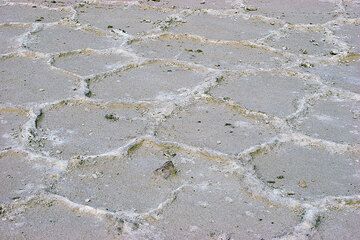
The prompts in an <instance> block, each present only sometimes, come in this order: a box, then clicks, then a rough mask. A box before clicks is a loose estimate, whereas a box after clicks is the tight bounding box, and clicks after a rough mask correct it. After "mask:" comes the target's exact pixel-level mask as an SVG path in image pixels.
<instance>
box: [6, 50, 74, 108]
mask: <svg viewBox="0 0 360 240" xmlns="http://www.w3.org/2000/svg"><path fill="white" fill-rule="evenodd" d="M19 69H21V71H19ZM0 73H1V76H0V82H1V86H2V87H1V89H0V102H1V103H9V104H26V103H45V102H51V101H55V100H57V99H62V98H69V97H72V96H73V95H74V90H73V88H74V86H75V83H76V82H75V79H74V78H73V77H71V76H69V75H67V74H64V73H62V72H60V71H56V70H52V69H50V66H48V65H47V64H46V63H45V62H44V61H42V60H37V59H28V58H23V57H19V58H15V57H14V58H9V59H6V60H2V61H0ZM19 96H21V97H19Z"/></svg>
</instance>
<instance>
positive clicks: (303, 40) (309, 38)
mask: <svg viewBox="0 0 360 240" xmlns="http://www.w3.org/2000/svg"><path fill="white" fill-rule="evenodd" d="M282 34H283V35H282V36H280V37H279V38H277V37H272V38H269V39H267V40H266V41H265V42H266V44H268V45H270V46H271V47H274V48H277V49H283V50H285V51H287V52H290V53H294V54H298V55H300V56H301V55H303V56H307V55H315V56H328V55H330V52H331V51H332V50H334V49H336V48H337V46H336V45H335V44H331V43H328V42H326V41H325V35H324V34H325V33H323V32H317V31H306V32H305V31H302V30H295V29H289V30H286V31H285V32H283V33H282Z"/></svg>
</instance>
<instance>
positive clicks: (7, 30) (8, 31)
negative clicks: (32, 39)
mask: <svg viewBox="0 0 360 240" xmlns="http://www.w3.org/2000/svg"><path fill="white" fill-rule="evenodd" d="M25 31H26V29H25V28H23V27H17V26H2V27H0V36H1V38H0V54H6V53H10V52H14V51H16V50H17V49H16V48H17V47H18V46H17V45H20V44H19V43H17V40H16V39H17V38H18V37H19V36H20V35H21V34H23V33H24V32H25Z"/></svg>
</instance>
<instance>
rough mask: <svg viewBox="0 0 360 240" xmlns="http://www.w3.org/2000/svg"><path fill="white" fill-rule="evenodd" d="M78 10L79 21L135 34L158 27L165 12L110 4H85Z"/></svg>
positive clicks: (104, 28) (164, 16)
mask: <svg viewBox="0 0 360 240" xmlns="http://www.w3.org/2000/svg"><path fill="white" fill-rule="evenodd" d="M78 10H79V12H80V13H79V21H80V22H81V23H87V24H90V25H91V26H94V27H97V28H101V29H103V30H111V29H120V30H124V31H125V32H126V33H129V34H132V35H137V34H140V33H145V32H148V31H150V30H152V29H155V28H157V27H158V24H159V22H160V21H161V20H163V19H165V18H166V17H167V14H165V13H162V12H160V11H154V10H145V9H141V8H138V7H136V6H132V7H119V6H111V5H108V6H106V5H99V6H87V5H85V6H84V7H81V8H79V9H78Z"/></svg>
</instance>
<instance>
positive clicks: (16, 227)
mask: <svg viewBox="0 0 360 240" xmlns="http://www.w3.org/2000/svg"><path fill="white" fill-rule="evenodd" d="M10 214H11V215H10V216H9V217H8V218H6V217H5V218H4V220H2V221H1V222H0V232H1V235H2V236H3V237H4V238H6V239H49V240H55V239H84V238H85V239H104V240H110V239H116V237H117V233H116V232H115V230H113V229H111V228H110V227H108V226H107V224H106V219H103V218H101V217H99V216H96V215H92V214H90V213H87V212H86V211H82V210H81V209H71V208H70V207H69V206H67V205H66V204H64V203H62V202H57V201H51V200H38V201H34V202H31V203H29V204H28V205H25V206H24V207H23V209H22V211H20V212H17V213H14V214H12V213H10Z"/></svg>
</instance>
